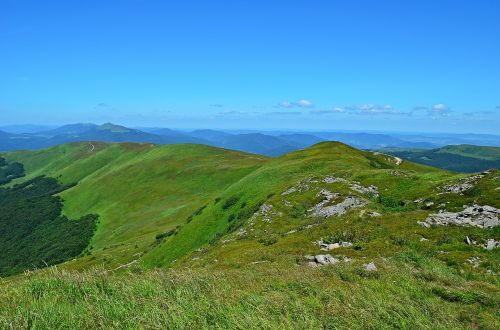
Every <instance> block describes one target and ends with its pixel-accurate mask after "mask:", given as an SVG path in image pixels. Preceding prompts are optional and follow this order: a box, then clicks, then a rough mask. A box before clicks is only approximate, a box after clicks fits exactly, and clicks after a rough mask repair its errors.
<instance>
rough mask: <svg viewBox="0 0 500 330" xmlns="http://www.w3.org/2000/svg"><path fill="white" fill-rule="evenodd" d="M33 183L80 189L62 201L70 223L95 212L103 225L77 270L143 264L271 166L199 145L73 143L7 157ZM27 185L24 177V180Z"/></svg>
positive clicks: (66, 194)
mask: <svg viewBox="0 0 500 330" xmlns="http://www.w3.org/2000/svg"><path fill="white" fill-rule="evenodd" d="M8 158H9V159H12V160H17V161H20V162H22V163H23V164H25V167H26V171H27V177H26V178H30V177H34V176H37V175H41V174H44V175H47V176H52V177H56V178H58V179H59V180H60V181H61V182H62V183H74V182H79V183H78V185H77V186H75V187H74V188H72V189H70V190H68V191H65V192H64V193H63V194H62V198H63V200H64V209H63V211H64V213H65V214H66V215H68V216H69V217H71V218H79V217H81V216H83V215H85V214H89V213H95V214H98V215H99V216H100V224H99V226H98V228H97V232H96V234H95V236H94V238H93V240H92V242H91V251H92V253H93V255H92V256H88V257H86V258H84V259H82V260H79V261H78V262H77V263H75V266H76V267H81V266H83V265H87V264H89V263H91V264H101V263H105V264H109V265H110V266H111V265H116V266H118V265H120V264H121V263H125V262H129V261H131V260H133V259H137V257H138V255H140V254H141V253H142V252H143V251H144V250H146V249H148V248H150V247H151V246H152V245H153V244H154V242H155V236H156V235H157V234H159V233H162V232H165V231H168V230H170V229H173V228H175V227H176V226H178V225H181V224H182V223H183V222H184V220H185V219H186V218H187V217H188V216H189V215H190V214H191V213H192V212H194V210H196V209H197V208H199V207H200V206H201V205H203V203H206V202H208V201H209V200H211V199H213V198H215V196H217V195H218V194H219V193H221V192H222V191H223V190H224V188H225V187H227V186H228V185H230V184H232V183H233V182H235V181H237V180H239V179H240V178H241V177H243V176H245V175H247V174H248V173H249V172H251V171H253V170H254V169H255V168H256V167H258V166H260V164H262V163H263V162H265V161H266V157H261V156H257V155H251V154H245V153H239V152H233V151H229V150H223V149H217V148H212V147H208V146H201V145H168V146H154V145H151V144H126V143H125V144H103V143H95V142H92V143H72V144H68V145H61V146H57V147H54V148H50V149H48V150H45V151H35V152H19V153H11V154H8ZM26 178H23V180H24V179H26Z"/></svg>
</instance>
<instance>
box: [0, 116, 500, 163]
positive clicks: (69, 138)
mask: <svg viewBox="0 0 500 330" xmlns="http://www.w3.org/2000/svg"><path fill="white" fill-rule="evenodd" d="M21 128H22V125H21V126H18V127H17V129H21ZM26 129H27V130H28V131H29V130H32V129H34V127H31V126H29V127H26ZM88 141H102V142H137V143H154V144H179V143H196V144H205V145H210V146H215V147H221V148H225V149H232V150H238V151H244V152H251V153H256V154H260V155H266V156H272V157H276V156H281V155H283V154H286V153H288V152H290V151H295V150H300V149H304V148H308V147H310V146H312V145H314V144H316V143H320V142H325V141H339V142H342V143H345V144H347V145H350V146H353V147H355V148H359V149H365V150H366V149H368V150H378V149H384V150H391V151H394V152H398V153H400V152H403V154H401V156H402V157H403V158H404V157H414V156H412V155H411V154H410V153H408V154H406V153H407V152H410V151H412V152H413V151H414V150H415V149H418V151H421V150H422V149H436V148H441V147H444V146H445V145H444V144H442V142H444V141H472V142H471V143H468V144H469V145H475V144H479V143H480V142H481V141H483V142H484V143H485V145H494V146H499V145H500V137H498V136H495V135H484V134H482V135H481V134H460V135H459V134H455V135H453V134H441V135H439V134H433V135H432V134H431V135H404V134H396V133H395V134H385V133H384V134H381V133H363V132H308V133H305V132H284V131H275V132H243V131H232V132H226V131H219V130H210V129H200V130H194V131H177V130H173V129H169V128H158V127H157V128H147V127H146V128H141V129H133V128H129V127H125V126H120V125H114V124H111V123H107V124H104V125H95V124H92V123H79V124H71V125H65V126H61V127H58V128H55V129H45V130H42V131H40V132H31V133H30V132H25V133H10V132H2V131H1V130H0V151H13V150H36V149H42V148H47V147H51V146H55V145H59V144H64V143H69V142H88ZM452 143H453V144H457V143H455V142H452ZM405 152H406V153H405ZM488 152H490V151H486V154H487V153H488ZM440 153H445V154H447V155H448V154H455V155H456V156H457V157H458V156H462V157H465V158H460V157H458V158H457V157H455V158H451V157H449V155H448V156H446V157H445V156H443V155H439V156H435V157H434V159H435V161H434V162H433V163H425V164H429V165H433V166H438V167H441V168H449V167H448V165H451V166H453V167H454V168H456V170H460V169H462V168H463V169H465V170H467V171H473V170H475V169H478V168H484V166H487V165H486V164H484V166H483V165H481V166H479V165H477V164H476V165H475V166H473V164H472V163H473V162H474V161H473V160H471V159H469V158H474V159H475V158H481V157H483V156H481V155H480V154H479V153H476V154H470V153H471V150H470V148H469V149H468V150H462V151H458V150H455V151H452V150H447V149H443V150H441V151H440ZM415 157H416V156H415ZM411 159H415V161H417V162H423V161H424V160H425V159H421V160H418V159H419V158H418V157H416V158H411ZM437 159H439V161H437ZM481 159H482V160H484V161H486V160H489V161H493V162H495V161H496V160H495V159H488V158H481ZM450 162H451V163H454V164H448V163H450ZM460 162H461V163H463V166H462V167H460V166H458V167H457V164H456V163H460ZM494 164H495V163H491V165H492V166H493V165H494Z"/></svg>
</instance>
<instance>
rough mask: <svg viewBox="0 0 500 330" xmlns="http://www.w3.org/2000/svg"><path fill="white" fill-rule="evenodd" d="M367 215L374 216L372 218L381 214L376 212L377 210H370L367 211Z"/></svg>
mask: <svg viewBox="0 0 500 330" xmlns="http://www.w3.org/2000/svg"><path fill="white" fill-rule="evenodd" d="M366 215H368V216H369V217H372V218H376V217H380V216H381V214H380V213H378V212H375V211H368V212H366Z"/></svg>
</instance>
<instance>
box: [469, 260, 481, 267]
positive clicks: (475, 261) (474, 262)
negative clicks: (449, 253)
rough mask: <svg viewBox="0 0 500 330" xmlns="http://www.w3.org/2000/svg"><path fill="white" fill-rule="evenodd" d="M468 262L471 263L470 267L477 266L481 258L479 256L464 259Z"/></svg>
mask: <svg viewBox="0 0 500 330" xmlns="http://www.w3.org/2000/svg"><path fill="white" fill-rule="evenodd" d="M466 261H467V262H468V263H470V264H471V265H472V267H474V268H477V267H479V265H480V264H481V258H479V257H470V258H469V259H467V260H466Z"/></svg>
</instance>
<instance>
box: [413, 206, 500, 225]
mask: <svg viewBox="0 0 500 330" xmlns="http://www.w3.org/2000/svg"><path fill="white" fill-rule="evenodd" d="M499 215H500V210H499V209H497V208H494V207H492V206H488V205H484V206H479V205H473V206H469V207H467V206H464V210H463V211H461V212H439V213H434V214H430V215H429V216H428V217H427V219H425V220H424V221H419V222H418V223H419V224H420V225H421V226H423V227H426V228H429V227H431V226H463V227H478V228H493V227H496V226H499V225H500V219H499V218H498V217H499Z"/></svg>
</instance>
